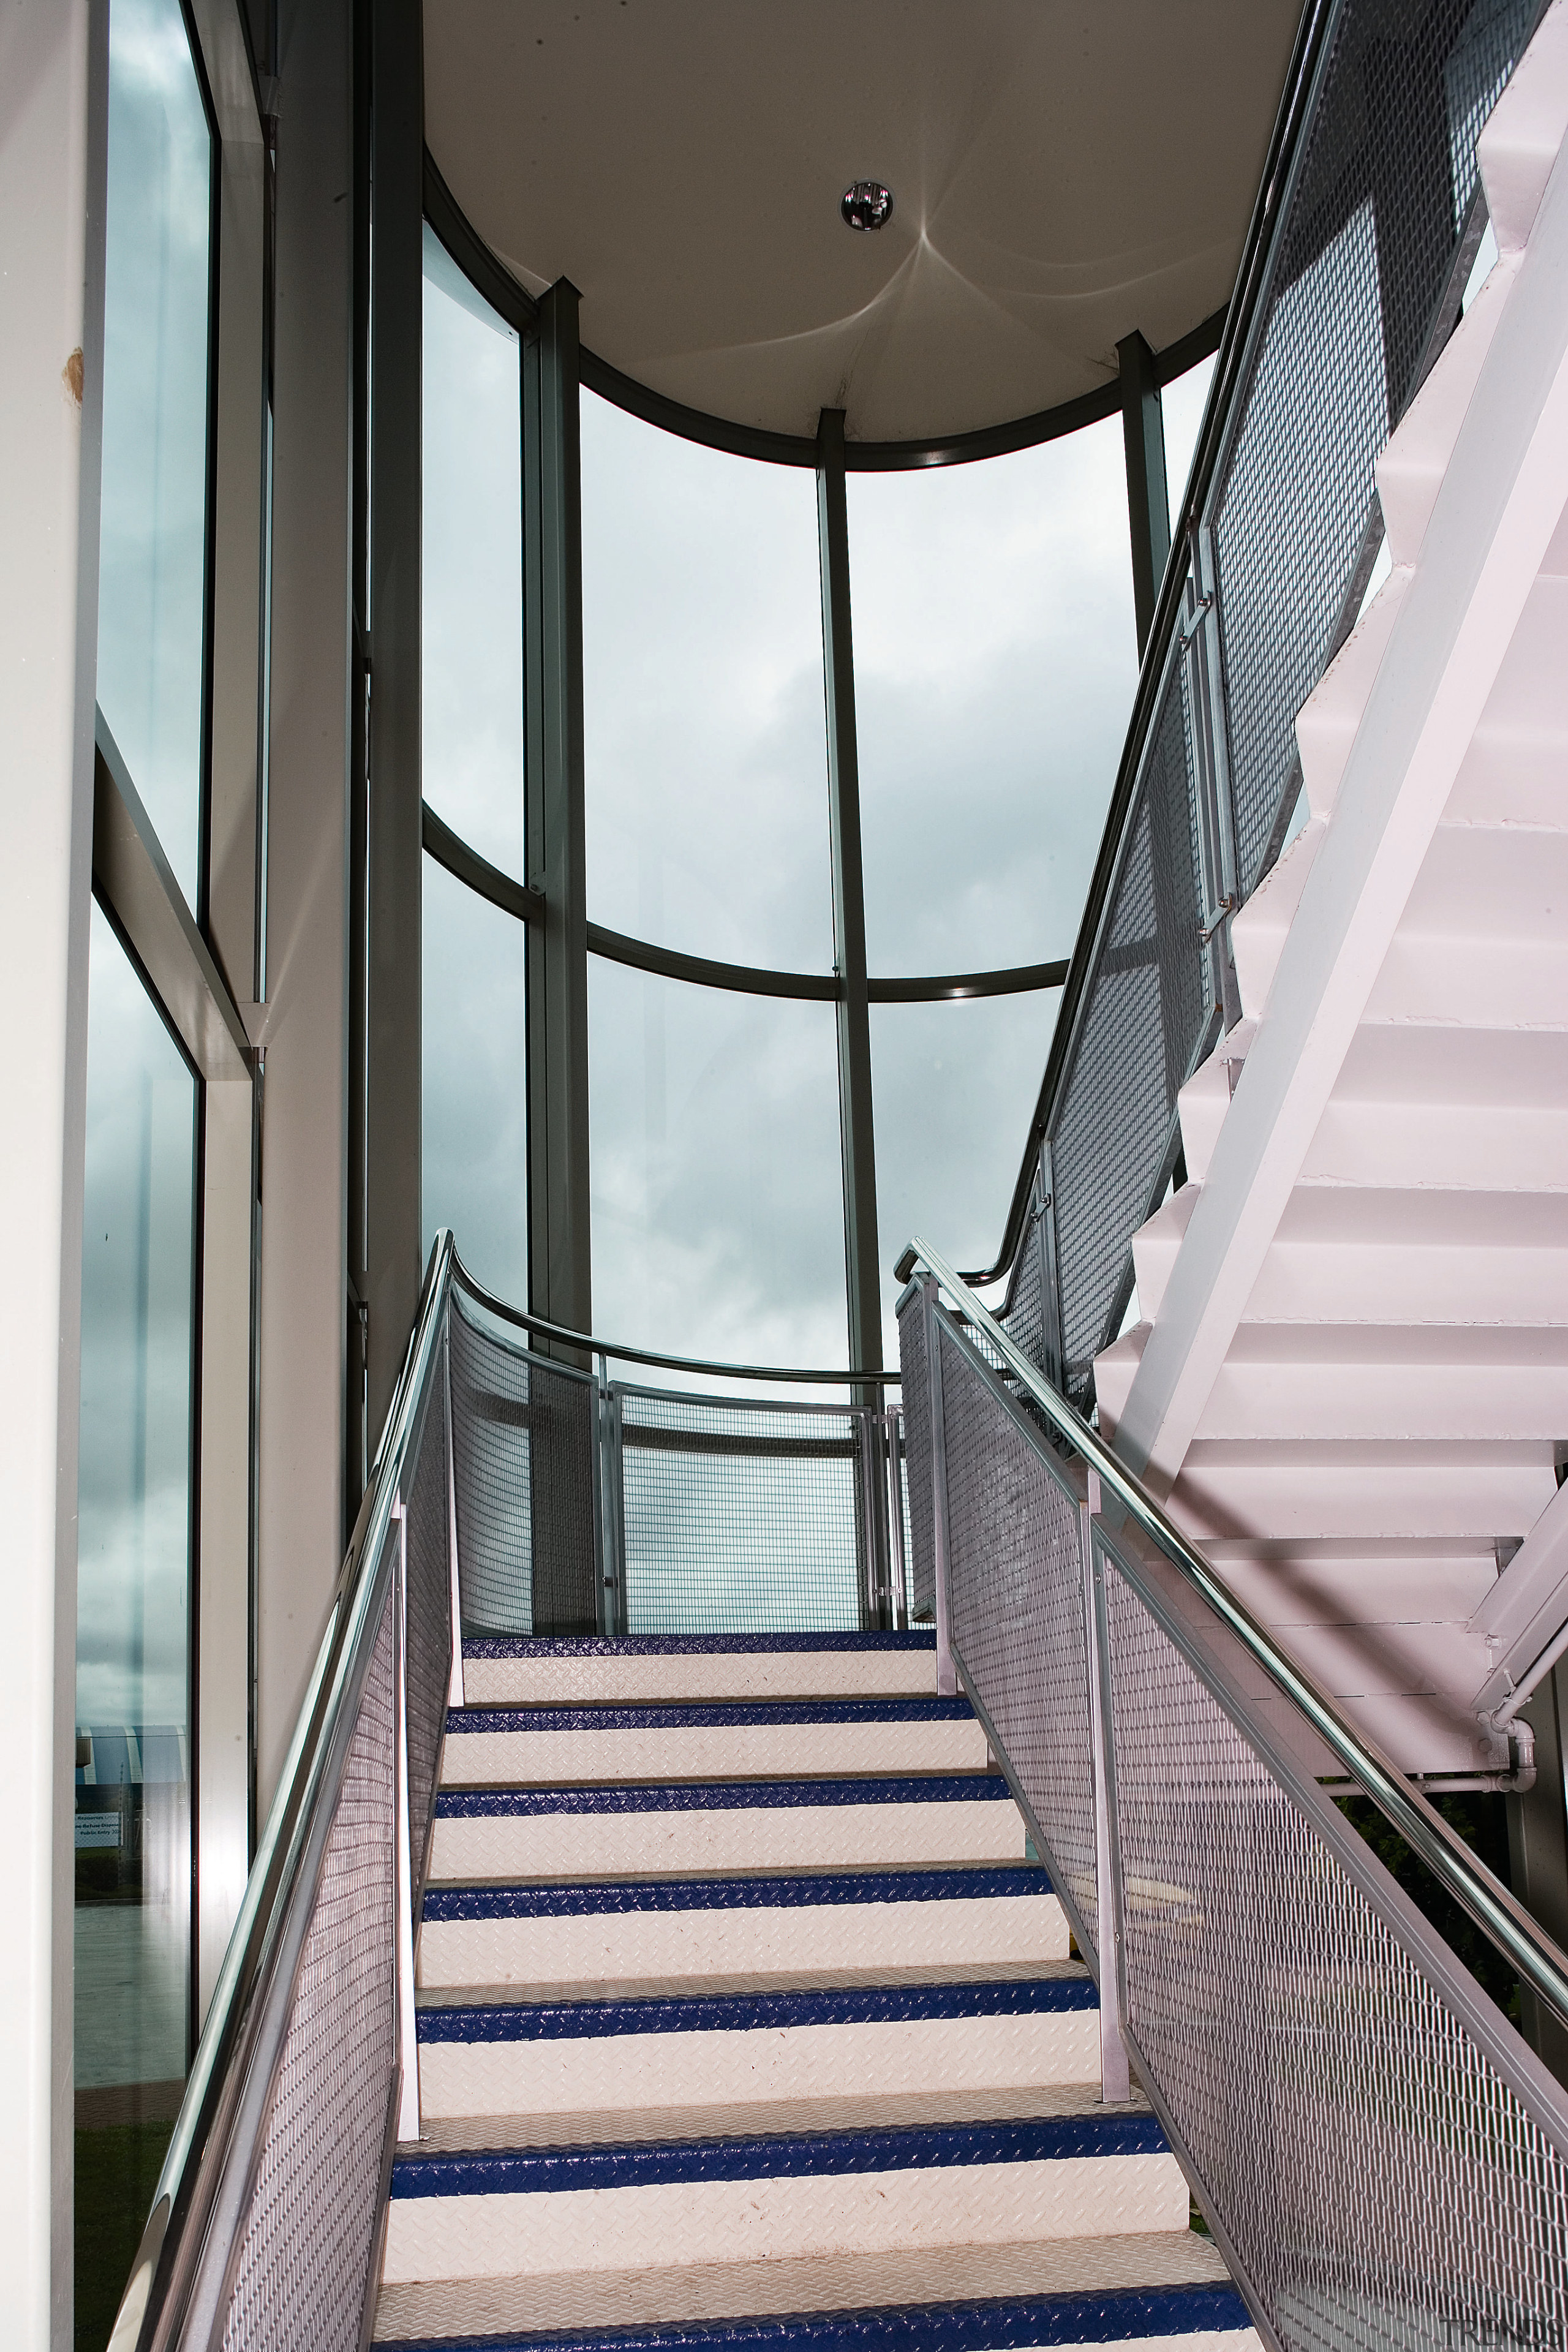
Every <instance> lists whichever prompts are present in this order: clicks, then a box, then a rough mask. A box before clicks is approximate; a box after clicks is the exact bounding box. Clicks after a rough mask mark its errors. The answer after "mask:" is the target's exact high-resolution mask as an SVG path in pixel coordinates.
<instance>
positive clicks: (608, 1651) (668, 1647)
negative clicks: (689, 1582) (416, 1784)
mask: <svg viewBox="0 0 1568 2352" xmlns="http://www.w3.org/2000/svg"><path fill="white" fill-rule="evenodd" d="M935 1648H936V1635H935V1633H927V1632H923V1631H917V1632H915V1633H631V1634H619V1635H610V1634H595V1633H582V1634H564V1635H559V1636H557V1635H551V1634H541V1635H537V1636H536V1635H533V1634H529V1633H518V1634H507V1635H492V1636H489V1638H486V1639H484V1640H475V1641H465V1642H464V1643H463V1655H464V1657H465V1658H759V1657H773V1656H784V1657H802V1656H805V1657H811V1656H822V1655H824V1654H827V1653H831V1652H841V1653H845V1654H848V1655H850V1656H854V1655H856V1654H860V1655H862V1656H863V1655H865V1654H868V1653H877V1652H885V1651H889V1650H890V1651H900V1650H927V1651H934V1650H935Z"/></svg>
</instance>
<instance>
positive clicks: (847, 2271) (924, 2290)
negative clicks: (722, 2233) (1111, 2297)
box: [375, 2231, 1229, 2343]
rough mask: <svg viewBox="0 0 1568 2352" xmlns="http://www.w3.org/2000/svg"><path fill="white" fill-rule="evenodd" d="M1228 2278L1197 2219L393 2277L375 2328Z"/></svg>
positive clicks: (685, 2319) (630, 2320)
mask: <svg viewBox="0 0 1568 2352" xmlns="http://www.w3.org/2000/svg"><path fill="white" fill-rule="evenodd" d="M1228 2284H1229V2278H1228V2273H1226V2267H1225V2264H1224V2263H1223V2261H1222V2260H1221V2258H1220V2256H1219V2254H1218V2253H1217V2252H1216V2251H1215V2247H1214V2246H1213V2244H1212V2243H1211V2242H1210V2241H1209V2240H1208V2239H1206V2238H1201V2237H1199V2236H1197V2235H1196V2234H1195V2232H1194V2231H1147V2232H1140V2233H1138V2234H1135V2235H1133V2234H1130V2235H1128V2236H1125V2237H1120V2238H1096V2239H1092V2240H1079V2239H1070V2238H1068V2239H1055V2240H1050V2241H1046V2242H1040V2243H1033V2242H1030V2243H1026V2244H1018V2245H995V2246H942V2247H935V2248H930V2249H924V2248H921V2249H912V2250H900V2251H898V2252H879V2253H871V2254H856V2255H796V2256H791V2255H785V2256H784V2257H782V2258H780V2259H779V2260H777V2261H774V2262H767V2263H690V2264H689V2265H687V2266H686V2267H685V2268H683V2269H680V2270H669V2271H621V2272H614V2271H602V2272H599V2273H596V2274H594V2275H591V2276H585V2275H583V2274H581V2273H563V2274H561V2275H556V2276H540V2277H535V2278H518V2279H485V2280H473V2281H461V2282H457V2281H454V2282H443V2281H434V2282H427V2283H422V2284H417V2285H406V2286H387V2287H383V2289H382V2291H381V2297H380V2301H379V2303H378V2305H377V2306H376V2318H375V2340H376V2341H377V2342H378V2343H397V2342H408V2341H410V2340H411V2339H417V2338H419V2337H425V2338H426V2339H428V2338H430V2337H437V2338H439V2337H442V2336H446V2337H453V2336H458V2337H460V2336H484V2335H491V2336H493V2335H497V2334H499V2333H500V2332H501V2331H502V2330H509V2331H513V2332H517V2333H521V2334H528V2335H540V2334H542V2333H544V2332H545V2331H546V2330H558V2331H560V2332H562V2333H568V2332H571V2331H575V2330H583V2331H588V2330H595V2329H605V2328H615V2327H619V2328H628V2327H657V2326H679V2325H681V2324H682V2323H687V2324H693V2323H697V2324H700V2323H701V2322H702V2321H704V2320H725V2319H740V2318H748V2317H759V2318H760V2317H764V2316H768V2315H784V2314H786V2313H794V2312H842V2311H871V2310H877V2309H879V2308H885V2307H888V2306H894V2307H898V2306H909V2305H929V2304H937V2303H942V2304H945V2303H953V2302H963V2301H969V2300H974V2301H978V2300H980V2299H981V2298H985V2299H991V2298H995V2297H1000V2296H1005V2295H1011V2296H1024V2295H1029V2296H1034V2295H1050V2294H1095V2293H1102V2294H1103V2293H1115V2292H1118V2291H1122V2292H1125V2291H1128V2290H1132V2289H1138V2288H1155V2287H1203V2286H1228ZM1004 2340H1005V2339H1004ZM1019 2340H1021V2339H1019V2338H1016V2337H1015V2339H1014V2341H1015V2342H1017V2341H1019ZM1047 2340H1048V2339H1047ZM1072 2340H1077V2341H1079V2342H1082V2341H1084V2340H1086V2339H1085V2338H1084V2337H1083V2336H1079V2337H1078V2338H1076V2339H1072V2338H1069V2339H1068V2341H1072Z"/></svg>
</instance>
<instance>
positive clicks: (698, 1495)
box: [617, 1388, 866, 1633]
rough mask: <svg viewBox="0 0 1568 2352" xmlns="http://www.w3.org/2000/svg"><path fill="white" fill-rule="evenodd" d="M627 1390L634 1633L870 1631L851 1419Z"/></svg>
mask: <svg viewBox="0 0 1568 2352" xmlns="http://www.w3.org/2000/svg"><path fill="white" fill-rule="evenodd" d="M617 1393H618V1394H619V1396H620V1398H621V1412H622V1418H621V1446H622V1462H623V1465H624V1470H623V1475H624V1481H625V1485H624V1493H625V1520H626V1607H627V1622H628V1628H629V1630H630V1631H631V1632H632V1633H792V1632H823V1633H836V1632H854V1631H857V1630H858V1628H859V1626H860V1625H861V1623H862V1622H863V1621H862V1612H861V1600H860V1596H861V1593H862V1591H864V1590H865V1582H866V1580H865V1573H864V1566H863V1532H862V1531H863V1528H864V1518H863V1515H862V1505H861V1486H860V1480H861V1475H862V1455H861V1448H860V1439H859V1432H858V1424H857V1421H856V1417H855V1415H854V1414H853V1413H851V1412H846V1411H842V1410H835V1409H834V1408H833V1407H831V1406H825V1405H780V1406H771V1405H750V1404H740V1403H731V1402H725V1401H722V1400H720V1399H715V1398H712V1397H697V1396H674V1395H668V1394H662V1393H659V1392H657V1391H652V1390H647V1389H629V1388H626V1389H619V1390H618V1391H617Z"/></svg>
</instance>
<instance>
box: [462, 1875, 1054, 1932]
mask: <svg viewBox="0 0 1568 2352" xmlns="http://www.w3.org/2000/svg"><path fill="white" fill-rule="evenodd" d="M1050 1892H1051V1882H1050V1880H1049V1879H1048V1878H1047V1875H1046V1873H1045V1872H1044V1871H1043V1870H1042V1869H1040V1868H1039V1867H1038V1865H1037V1864H1033V1863H1024V1864H1016V1865H1014V1864H999V1865H997V1866H995V1867H994V1868H987V1867H985V1866H984V1865H977V1866H975V1867H973V1868H961V1869H956V1870H919V1869H911V1870H879V1871H863V1870H845V1871H822V1872H813V1873H811V1874H810V1875H808V1876H807V1875H803V1876H799V1877H795V1876H791V1877H778V1878H668V1879H658V1878H653V1879H646V1878H644V1879H620V1880H613V1881H610V1882H607V1883H597V1882H595V1883H589V1884H585V1885H558V1884H555V1883H553V1882H552V1883H550V1884H548V1885H539V1886H433V1887H429V1888H427V1889H426V1895H425V1905H424V1914H423V1916H424V1917H425V1919H426V1921H427V1922H429V1921H441V1920H453V1919H564V1918H574V1917H580V1916H584V1915H586V1914H589V1913H594V1912H601V1911H605V1912H627V1911H763V1910H774V1909H778V1910H788V1909H797V1908H811V1907H814V1906H817V1905H819V1904H839V1903H973V1902H994V1901H997V1900H999V1899H1000V1900H1008V1899H1013V1898H1017V1897H1025V1896H1034V1897H1036V1898H1037V1897H1038V1896H1040V1895H1049V1893H1050Z"/></svg>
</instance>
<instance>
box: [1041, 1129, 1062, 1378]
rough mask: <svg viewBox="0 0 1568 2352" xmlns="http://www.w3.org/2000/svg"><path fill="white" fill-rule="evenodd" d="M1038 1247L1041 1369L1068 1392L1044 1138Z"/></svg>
mask: <svg viewBox="0 0 1568 2352" xmlns="http://www.w3.org/2000/svg"><path fill="white" fill-rule="evenodd" d="M1035 1247H1036V1249H1037V1251H1038V1253H1039V1271H1040V1355H1041V1359H1042V1362H1041V1370H1043V1371H1044V1373H1045V1375H1046V1378H1047V1380H1048V1381H1050V1383H1051V1386H1052V1387H1053V1388H1058V1389H1061V1390H1062V1391H1064V1392H1065V1391H1066V1388H1067V1347H1066V1342H1065V1339H1064V1337H1063V1332H1062V1297H1061V1284H1060V1280H1059V1278H1058V1263H1057V1204H1056V1179H1055V1175H1054V1173H1053V1170H1052V1165H1051V1145H1050V1139H1049V1137H1048V1136H1047V1137H1042V1139H1041V1142H1040V1156H1039V1158H1038V1160H1037V1161H1036V1163H1035Z"/></svg>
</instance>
